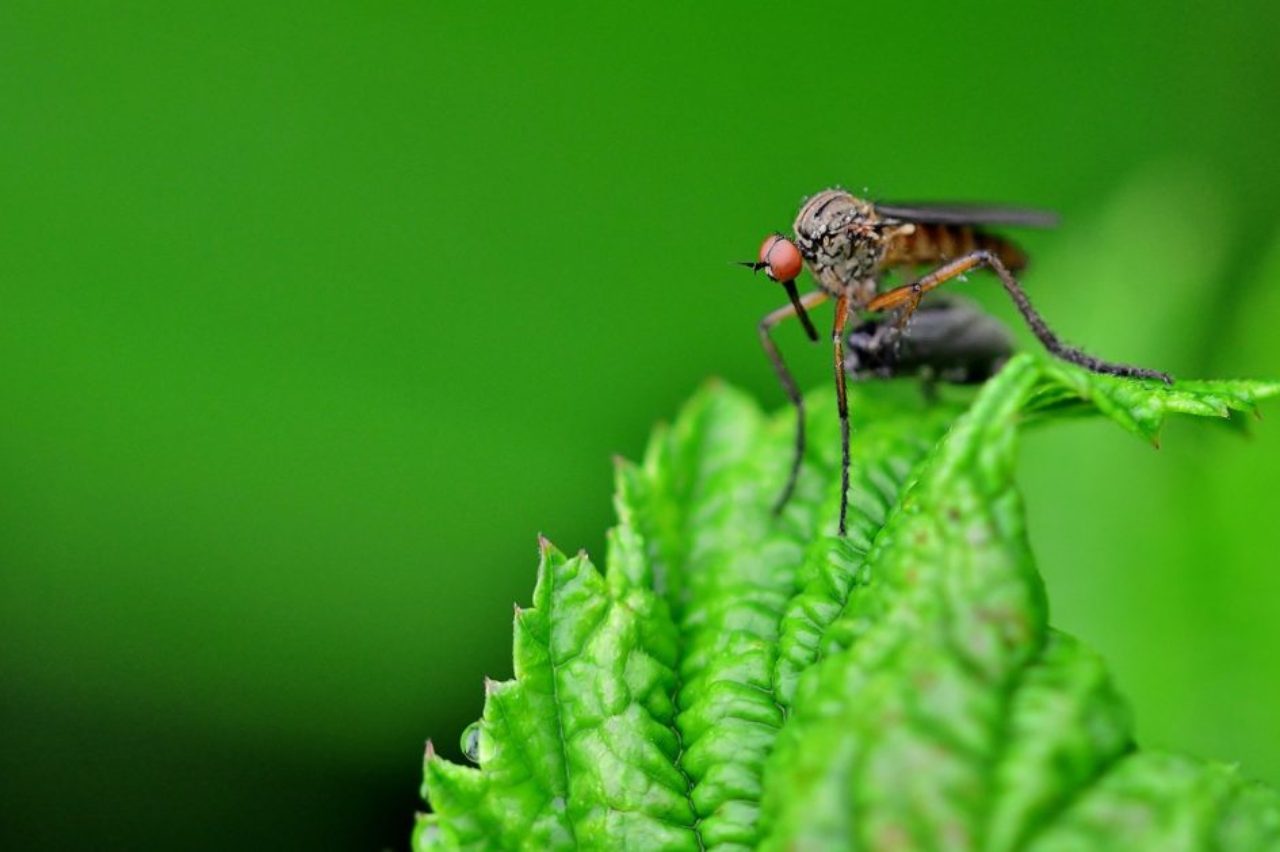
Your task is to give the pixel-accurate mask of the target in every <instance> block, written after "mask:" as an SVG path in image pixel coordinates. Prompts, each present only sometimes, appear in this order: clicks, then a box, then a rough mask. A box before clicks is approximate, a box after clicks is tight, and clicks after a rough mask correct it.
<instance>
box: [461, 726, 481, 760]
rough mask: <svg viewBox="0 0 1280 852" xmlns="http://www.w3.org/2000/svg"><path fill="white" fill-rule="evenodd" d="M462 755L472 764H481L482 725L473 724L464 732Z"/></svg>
mask: <svg viewBox="0 0 1280 852" xmlns="http://www.w3.org/2000/svg"><path fill="white" fill-rule="evenodd" d="M462 753H463V754H464V755H466V758H467V760H469V761H471V762H472V763H479V762H480V723H479V722H472V723H471V724H470V725H467V729H466V730H465V731H463V732H462Z"/></svg>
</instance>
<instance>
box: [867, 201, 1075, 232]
mask: <svg viewBox="0 0 1280 852" xmlns="http://www.w3.org/2000/svg"><path fill="white" fill-rule="evenodd" d="M876 212H878V213H879V214H880V215H881V216H883V217H885V218H886V219H898V220H901V221H903V222H922V223H925V224H931V225H1009V226H1012V227H1018V228H1052V227H1054V226H1055V225H1057V224H1058V214H1057V213H1054V212H1053V211H1051V210H1030V209H1027V208H1025V207H1000V206H995V205H989V204H934V203H930V202H921V203H914V204H893V203H885V204H881V203H879V202H877V203H876Z"/></svg>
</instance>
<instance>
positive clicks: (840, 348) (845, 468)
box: [831, 293, 850, 535]
mask: <svg viewBox="0 0 1280 852" xmlns="http://www.w3.org/2000/svg"><path fill="white" fill-rule="evenodd" d="M849 305H850V299H849V294H848V293H844V294H842V295H841V296H840V297H839V298H837V299H836V318H835V322H834V324H833V326H832V329H831V342H832V345H833V347H834V350H835V353H834V354H835V365H836V406H837V409H838V410H839V412H840V527H839V530H840V535H844V534H845V516H846V515H847V514H848V512H849V395H848V392H847V387H846V383H845V369H844V327H845V325H847V324H848V322H849Z"/></svg>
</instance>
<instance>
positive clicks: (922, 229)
mask: <svg viewBox="0 0 1280 852" xmlns="http://www.w3.org/2000/svg"><path fill="white" fill-rule="evenodd" d="M909 227H910V228H911V230H910V231H909V232H907V233H899V234H897V235H895V236H894V237H892V238H891V239H890V240H889V244H888V246H887V247H886V250H885V255H884V259H883V260H882V261H881V265H882V266H886V267H889V266H938V265H940V264H943V263H946V262H947V261H949V260H955V259H956V258H957V257H963V256H964V255H966V254H969V253H970V252H972V251H976V250H978V249H985V250H987V251H989V252H991V253H992V254H994V255H995V256H996V257H998V258H1000V260H1001V261H1002V262H1003V263H1004V265H1005V266H1007V267H1009V270H1010V271H1012V272H1016V271H1018V270H1019V269H1022V268H1023V267H1025V266H1026V265H1027V255H1026V253H1025V252H1023V251H1022V249H1020V248H1018V247H1017V246H1016V245H1015V244H1014V243H1012V242H1010V241H1009V240H1006V239H1004V238H1003V237H997V236H996V235H995V234H990V233H987V232H986V231H983V230H980V229H978V228H975V227H973V226H972V225H941V224H924V223H920V222H915V223H912V224H911V225H910V226H909Z"/></svg>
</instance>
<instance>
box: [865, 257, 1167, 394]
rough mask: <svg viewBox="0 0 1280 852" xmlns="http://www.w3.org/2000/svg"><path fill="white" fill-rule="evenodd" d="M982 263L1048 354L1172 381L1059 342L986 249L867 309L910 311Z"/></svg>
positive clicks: (1104, 369)
mask: <svg viewBox="0 0 1280 852" xmlns="http://www.w3.org/2000/svg"><path fill="white" fill-rule="evenodd" d="M984 266H985V267H987V268H989V269H990V270H991V271H992V272H994V273H995V274H996V276H997V277H998V278H999V279H1000V282H1001V284H1003V285H1004V289H1005V292H1007V293H1008V294H1009V298H1010V299H1012V300H1013V304H1014V305H1015V306H1016V307H1017V309H1018V313H1020V314H1022V318H1023V320H1024V321H1025V322H1026V323H1027V326H1028V327H1029V328H1030V329H1031V332H1032V333H1033V334H1034V335H1035V336H1036V339H1038V340H1039V341H1040V343H1041V344H1042V345H1043V346H1044V348H1045V349H1047V350H1049V352H1050V354H1052V355H1054V356H1055V357H1057V358H1061V359H1062V360H1064V361H1069V362H1070V363H1072V364H1076V365H1078V366H1080V367H1083V368H1085V369H1086V370H1090V371H1092V372H1094V373H1104V374H1107V375H1112V376H1126V377H1129V378H1139V379H1159V380H1160V381H1162V382H1164V383H1165V384H1173V378H1172V377H1170V376H1169V374H1168V373H1164V372H1161V371H1160V370H1152V369H1148V368H1146V367H1138V366H1135V365H1133V364H1122V363H1119V362H1115V361H1105V360H1103V359H1101V358H1096V357H1094V356H1093V355H1090V354H1089V353H1087V352H1085V351H1084V350H1081V349H1077V348H1076V347H1074V346H1070V345H1068V344H1066V343H1063V342H1062V340H1061V338H1059V337H1058V336H1057V335H1056V334H1054V333H1053V330H1052V329H1050V328H1049V324H1048V323H1047V322H1045V320H1044V317H1042V316H1040V313H1039V312H1038V311H1037V310H1036V309H1035V308H1034V307H1032V305H1031V300H1030V299H1029V298H1027V294H1026V292H1025V291H1024V290H1023V289H1022V286H1021V285H1020V284H1018V280H1017V279H1016V278H1014V277H1013V273H1012V272H1010V271H1009V269H1008V267H1007V266H1005V265H1004V263H1003V262H1002V261H1001V260H1000V258H999V257H997V256H996V255H995V254H993V253H992V252H990V251H987V250H986V249H979V250H977V251H974V252H970V253H969V254H966V255H964V256H963V257H959V258H956V259H955V260H953V261H951V262H949V263H945V264H943V265H942V266H939V267H938V268H937V269H935V270H933V271H932V272H930V273H929V274H928V275H925V276H924V277H923V278H920V279H919V280H917V281H915V282H913V283H911V284H906V285H903V286H902V287H895V288H894V289H892V290H889V291H888V292H885V293H881V294H880V295H878V296H876V297H875V298H874V299H872V300H871V301H870V302H869V303H868V304H867V310H871V311H883V310H892V309H898V308H904V307H905V308H906V309H907V310H908V311H911V310H914V309H915V306H916V305H918V304H919V303H920V299H921V298H922V297H923V296H924V294H925V293H928V292H929V291H930V290H933V289H935V288H937V287H940V286H942V285H943V284H945V283H946V282H948V281H950V280H952V279H954V278H957V277H959V276H961V275H963V274H965V273H966V272H969V271H971V270H974V269H979V268H981V267H984Z"/></svg>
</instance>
